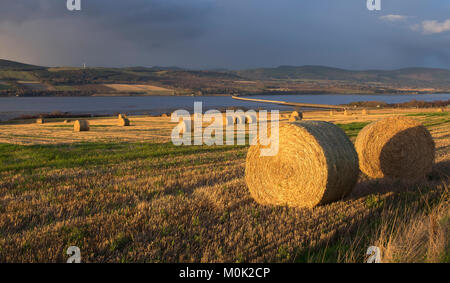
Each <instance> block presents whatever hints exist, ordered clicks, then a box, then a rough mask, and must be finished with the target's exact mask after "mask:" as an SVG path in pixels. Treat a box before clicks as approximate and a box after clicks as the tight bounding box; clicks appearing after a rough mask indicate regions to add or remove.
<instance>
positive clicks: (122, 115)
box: [117, 114, 127, 119]
mask: <svg viewBox="0 0 450 283" xmlns="http://www.w3.org/2000/svg"><path fill="white" fill-rule="evenodd" d="M117 118H118V119H122V118H127V114H119V116H118V117H117Z"/></svg>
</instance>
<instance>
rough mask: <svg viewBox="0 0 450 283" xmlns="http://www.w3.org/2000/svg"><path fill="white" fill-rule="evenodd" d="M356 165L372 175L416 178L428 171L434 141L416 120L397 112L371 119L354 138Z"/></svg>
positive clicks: (431, 164) (432, 157) (432, 154)
mask: <svg viewBox="0 0 450 283" xmlns="http://www.w3.org/2000/svg"><path fill="white" fill-rule="evenodd" d="M355 147H356V150H357V152H358V156H359V167H360V169H361V171H362V172H364V173H365V174H366V175H368V176H369V177H372V178H384V177H388V178H399V179H407V180H408V179H409V180H416V179H419V178H423V177H425V176H426V175H427V174H428V173H430V172H431V170H432V166H433V161H434V155H435V144H434V141H433V138H432V137H431V134H430V132H429V131H428V130H427V129H426V128H425V127H424V126H423V125H422V124H421V123H419V122H418V121H416V120H413V119H411V118H407V117H403V116H399V117H389V118H385V119H382V120H380V121H377V122H373V123H371V124H369V125H367V126H366V127H364V128H363V129H362V130H361V132H360V133H359V134H358V137H357V138H356V142H355Z"/></svg>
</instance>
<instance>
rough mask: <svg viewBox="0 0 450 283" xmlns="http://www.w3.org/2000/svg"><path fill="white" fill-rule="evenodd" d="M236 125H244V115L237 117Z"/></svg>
mask: <svg viewBox="0 0 450 283" xmlns="http://www.w3.org/2000/svg"><path fill="white" fill-rule="evenodd" d="M235 122H236V124H245V116H244V115H238V116H237V117H236V118H235Z"/></svg>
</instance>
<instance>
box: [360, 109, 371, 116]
mask: <svg viewBox="0 0 450 283" xmlns="http://www.w3.org/2000/svg"><path fill="white" fill-rule="evenodd" d="M361 114H362V115H369V111H368V110H367V109H363V110H362V111H361Z"/></svg>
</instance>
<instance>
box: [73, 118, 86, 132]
mask: <svg viewBox="0 0 450 283" xmlns="http://www.w3.org/2000/svg"><path fill="white" fill-rule="evenodd" d="M73 130H74V131H75V132H87V131H89V122H88V121H86V120H76V121H75V124H74V125H73Z"/></svg>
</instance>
